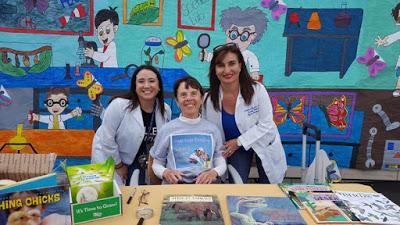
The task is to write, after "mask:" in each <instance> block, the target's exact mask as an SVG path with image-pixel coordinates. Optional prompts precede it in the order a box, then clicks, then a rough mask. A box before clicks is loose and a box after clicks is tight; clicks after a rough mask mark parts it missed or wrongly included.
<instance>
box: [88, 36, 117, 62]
mask: <svg viewBox="0 0 400 225" xmlns="http://www.w3.org/2000/svg"><path fill="white" fill-rule="evenodd" d="M103 49H104V48H98V50H97V51H96V52H94V53H93V57H92V58H93V59H94V60H96V61H98V62H102V63H103V67H118V61H117V47H116V45H115V42H114V41H112V42H110V44H109V45H108V47H107V50H106V52H103Z"/></svg>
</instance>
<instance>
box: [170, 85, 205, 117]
mask: <svg viewBox="0 0 400 225" xmlns="http://www.w3.org/2000/svg"><path fill="white" fill-rule="evenodd" d="M202 97H203V96H202V95H201V92H200V90H199V89H195V88H192V87H191V86H187V85H186V83H185V82H182V83H180V85H179V87H178V90H177V97H176V98H177V99H176V100H177V103H178V106H179V108H180V109H181V111H182V116H184V117H186V118H191V119H195V118H197V117H198V116H199V114H200V108H201V105H202V103H203V101H202Z"/></svg>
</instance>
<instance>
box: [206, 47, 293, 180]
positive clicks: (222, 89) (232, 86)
mask: <svg viewBox="0 0 400 225" xmlns="http://www.w3.org/2000/svg"><path fill="white" fill-rule="evenodd" d="M213 54H214V57H213V58H212V60H211V64H210V69H209V81H210V90H209V92H208V93H207V94H206V97H205V105H204V107H203V110H204V111H203V116H204V118H205V119H207V120H209V121H211V122H212V123H214V124H217V126H218V127H219V129H220V130H221V133H222V134H223V136H224V138H223V140H224V141H225V142H224V150H225V151H224V153H223V155H224V156H225V157H226V158H227V160H228V164H230V165H232V166H233V167H234V168H235V169H236V170H237V172H238V173H239V175H240V177H241V179H242V181H243V183H246V182H247V179H248V176H249V172H250V167H251V163H252V159H253V155H254V153H255V154H256V163H257V169H258V173H259V182H260V183H280V182H282V180H283V177H284V175H285V171H286V169H287V165H286V157H285V153H284V150H283V146H282V143H281V139H280V136H279V133H278V129H277V127H276V125H275V123H274V121H273V119H272V116H273V115H272V106H271V102H270V99H269V96H268V93H267V91H266V90H265V87H264V86H263V85H262V84H260V83H258V82H255V81H253V80H252V79H251V77H250V75H249V73H248V71H247V69H246V66H245V61H244V59H243V56H242V54H241V52H240V49H239V48H238V47H237V46H236V44H234V43H229V44H226V45H222V46H217V47H216V48H214V53H213ZM229 180H230V182H233V179H232V177H230V178H229Z"/></svg>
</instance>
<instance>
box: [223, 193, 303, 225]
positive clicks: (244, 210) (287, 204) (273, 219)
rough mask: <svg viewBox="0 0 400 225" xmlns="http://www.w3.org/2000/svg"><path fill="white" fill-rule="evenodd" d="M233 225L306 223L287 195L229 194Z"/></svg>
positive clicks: (228, 201)
mask: <svg viewBox="0 0 400 225" xmlns="http://www.w3.org/2000/svg"><path fill="white" fill-rule="evenodd" d="M227 204H228V208H229V215H230V218H231V223H232V225H247V224H274V225H306V224H307V223H306V222H305V221H304V220H303V218H302V217H301V215H300V214H299V212H298V211H297V209H296V207H295V206H294V205H293V204H292V202H291V201H290V199H289V198H287V197H262V196H227Z"/></svg>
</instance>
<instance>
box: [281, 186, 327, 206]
mask: <svg viewBox="0 0 400 225" xmlns="http://www.w3.org/2000/svg"><path fill="white" fill-rule="evenodd" d="M278 186H279V188H280V189H281V190H282V191H283V192H284V193H285V194H286V195H287V196H288V197H289V198H290V200H291V201H292V202H293V204H294V205H295V206H296V207H297V208H298V209H303V205H302V203H301V201H300V200H299V199H298V198H297V196H296V194H295V193H296V192H298V191H313V192H332V189H331V187H330V186H329V185H328V184H301V183H281V184H278Z"/></svg>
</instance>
